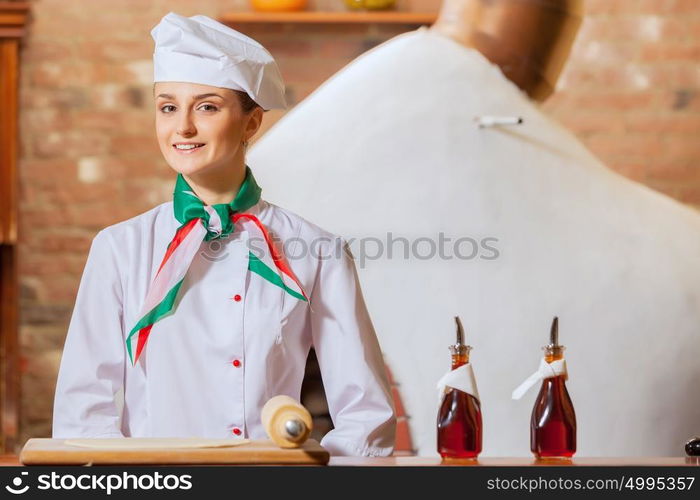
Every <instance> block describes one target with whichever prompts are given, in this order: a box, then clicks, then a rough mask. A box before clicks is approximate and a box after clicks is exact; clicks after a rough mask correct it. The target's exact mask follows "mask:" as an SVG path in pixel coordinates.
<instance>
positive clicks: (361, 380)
mask: <svg viewBox="0 0 700 500" xmlns="http://www.w3.org/2000/svg"><path fill="white" fill-rule="evenodd" d="M340 243H342V245H341V246H340V247H339V248H341V249H342V252H340V253H341V254H342V255H335V254H333V253H332V252H333V251H335V249H334V250H329V252H330V255H327V256H325V257H321V261H320V270H319V272H318V274H317V277H316V283H315V285H314V288H313V292H312V294H311V307H312V308H313V311H312V312H311V332H312V337H313V344H314V347H315V349H316V355H317V357H318V362H319V366H320V368H321V375H322V377H323V385H324V388H325V391H326V397H327V399H328V408H329V410H330V414H331V418H332V419H333V425H334V427H335V428H334V429H333V430H332V431H330V432H329V433H328V434H326V436H324V438H323V439H322V440H321V444H322V445H323V446H324V447H325V448H326V449H327V450H328V451H329V452H330V453H331V454H332V455H360V456H386V455H390V454H391V453H392V451H393V449H394V439H395V434H396V416H395V413H394V404H393V399H392V397H391V390H390V387H389V382H388V380H387V376H386V369H385V367H384V360H383V358H382V353H381V351H380V348H379V343H378V341H377V337H376V334H375V332H374V328H373V326H372V322H371V320H370V317H369V314H368V312H367V308H366V306H365V303H364V300H363V298H362V291H361V289H360V283H359V280H358V277H357V271H356V269H355V263H354V260H353V257H352V254H351V253H350V250H349V248H348V246H347V243H346V242H345V241H342V240H341V241H340Z"/></svg>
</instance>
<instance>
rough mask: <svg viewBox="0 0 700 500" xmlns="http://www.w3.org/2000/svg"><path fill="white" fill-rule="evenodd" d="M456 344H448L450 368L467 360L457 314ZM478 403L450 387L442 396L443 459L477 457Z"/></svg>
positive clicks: (440, 446) (440, 442) (439, 433)
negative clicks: (450, 357)
mask: <svg viewBox="0 0 700 500" xmlns="http://www.w3.org/2000/svg"><path fill="white" fill-rule="evenodd" d="M455 321H456V322H457V343H456V344H454V345H451V346H450V352H451V354H452V370H455V369H457V368H459V367H460V366H463V365H465V364H467V363H469V351H471V346H468V345H465V344H464V329H463V328H462V322H461V321H460V319H459V317H455ZM482 434H483V428H482V420H481V405H480V403H479V400H478V399H477V398H475V397H474V396H472V395H471V394H468V393H466V392H463V391H460V390H459V389H455V388H454V387H449V388H448V389H447V391H446V392H445V394H443V396H442V401H441V402H440V409H439V411H438V418H437V448H438V453H439V454H440V456H441V457H443V458H445V459H455V458H456V459H460V458H476V457H477V456H478V455H479V453H481V443H482Z"/></svg>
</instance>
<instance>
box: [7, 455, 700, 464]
mask: <svg viewBox="0 0 700 500" xmlns="http://www.w3.org/2000/svg"><path fill="white" fill-rule="evenodd" d="M21 465H22V464H21V463H20V462H19V457H18V456H17V455H0V466H21ZM328 465H331V466H341V467H342V466H346V467H366V466H370V467H431V466H449V465H472V466H479V465H481V466H495V467H523V466H549V465H563V466H571V465H575V466H604V467H607V466H613V467H620V466H621V467H625V466H644V467H682V466H700V457H695V458H690V457H688V458H686V457H619V458H607V457H598V458H595V457H582V458H574V459H573V460H572V461H571V462H570V463H562V462H558V463H553V462H535V460H534V459H532V458H518V457H509V458H496V457H484V458H480V459H479V460H478V461H477V462H469V463H455V464H449V463H442V462H441V461H440V459H439V458H437V457H435V458H433V457H415V456H410V457H385V458H370V457H331V460H330V462H329V464H328Z"/></svg>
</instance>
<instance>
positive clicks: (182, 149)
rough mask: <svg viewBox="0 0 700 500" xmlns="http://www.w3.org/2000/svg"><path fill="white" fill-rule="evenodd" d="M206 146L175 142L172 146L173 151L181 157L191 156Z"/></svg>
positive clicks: (196, 143) (199, 143) (197, 143)
mask: <svg viewBox="0 0 700 500" xmlns="http://www.w3.org/2000/svg"><path fill="white" fill-rule="evenodd" d="M204 146H206V144H204V143H202V142H176V143H175V144H173V148H174V149H175V151H177V152H178V153H180V154H182V155H191V154H194V153H196V152H197V151H199V150H200V149H202V148H203V147H204Z"/></svg>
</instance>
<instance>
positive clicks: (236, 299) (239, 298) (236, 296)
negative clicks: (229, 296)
mask: <svg viewBox="0 0 700 500" xmlns="http://www.w3.org/2000/svg"><path fill="white" fill-rule="evenodd" d="M233 300H235V301H236V302H240V301H241V296H240V295H238V294H236V295H234V296H233Z"/></svg>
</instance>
